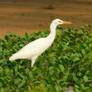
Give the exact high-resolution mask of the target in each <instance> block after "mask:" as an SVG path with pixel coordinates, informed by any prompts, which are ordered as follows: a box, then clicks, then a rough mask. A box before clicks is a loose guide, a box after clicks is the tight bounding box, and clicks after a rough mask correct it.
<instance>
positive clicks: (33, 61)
mask: <svg viewBox="0 0 92 92" xmlns="http://www.w3.org/2000/svg"><path fill="white" fill-rule="evenodd" d="M36 58H37V57H34V58H32V63H31V68H32V67H33V65H34V63H35V60H36Z"/></svg>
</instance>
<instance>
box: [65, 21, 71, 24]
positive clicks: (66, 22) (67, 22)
mask: <svg viewBox="0 0 92 92" xmlns="http://www.w3.org/2000/svg"><path fill="white" fill-rule="evenodd" d="M63 24H72V22H70V21H63Z"/></svg>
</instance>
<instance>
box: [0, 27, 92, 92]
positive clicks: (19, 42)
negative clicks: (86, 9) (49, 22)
mask: <svg viewBox="0 0 92 92" xmlns="http://www.w3.org/2000/svg"><path fill="white" fill-rule="evenodd" d="M86 27H87V26H86ZM86 29H88V28H83V27H82V28H80V29H76V28H66V29H62V28H60V27H59V28H57V36H56V39H55V41H54V43H53V45H52V46H51V47H50V48H49V49H47V50H46V51H45V52H44V53H43V54H42V55H41V56H39V57H38V59H37V60H36V63H35V65H34V67H33V69H32V70H30V67H31V62H30V61H29V60H16V61H13V62H10V61H9V57H10V56H11V55H12V54H13V53H15V52H17V51H18V50H19V49H20V48H22V47H23V46H25V45H26V44H28V43H29V42H31V41H33V40H35V39H37V38H40V37H46V36H47V35H48V34H49V32H48V31H43V32H36V33H34V34H31V35H29V34H28V33H25V35H24V36H23V37H19V36H17V35H16V34H7V35H6V36H5V37H4V38H3V39H2V38H1V39H0V92H61V91H64V90H65V88H67V87H68V86H74V90H75V92H82V90H87V89H89V88H92V33H88V31H86ZM90 30H91V28H90ZM83 92H84V91H83ZM86 92H87V91H86Z"/></svg>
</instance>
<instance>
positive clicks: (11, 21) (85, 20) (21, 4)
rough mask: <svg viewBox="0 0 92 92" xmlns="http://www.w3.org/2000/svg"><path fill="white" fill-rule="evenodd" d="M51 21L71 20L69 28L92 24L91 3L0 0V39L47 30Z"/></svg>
mask: <svg viewBox="0 0 92 92" xmlns="http://www.w3.org/2000/svg"><path fill="white" fill-rule="evenodd" d="M55 18H60V19H62V20H68V21H72V23H73V25H71V26H72V27H80V26H82V25H85V24H92V0H51V1H50V0H33V1H32V0H10V1H9V0H8V1H7V0H0V37H3V36H4V35H5V34H6V33H17V34H18V35H19V36H22V35H23V34H24V33H25V32H29V33H32V32H34V31H36V30H38V31H39V30H49V24H50V22H51V20H53V19H55ZM67 26H68V27H69V26H70V25H66V26H63V27H67Z"/></svg>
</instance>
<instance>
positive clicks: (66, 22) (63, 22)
mask: <svg viewBox="0 0 92 92" xmlns="http://www.w3.org/2000/svg"><path fill="white" fill-rule="evenodd" d="M52 24H53V25H54V26H57V25H60V24H72V23H71V22H69V21H63V20H61V19H54V20H53V21H52Z"/></svg>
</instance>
